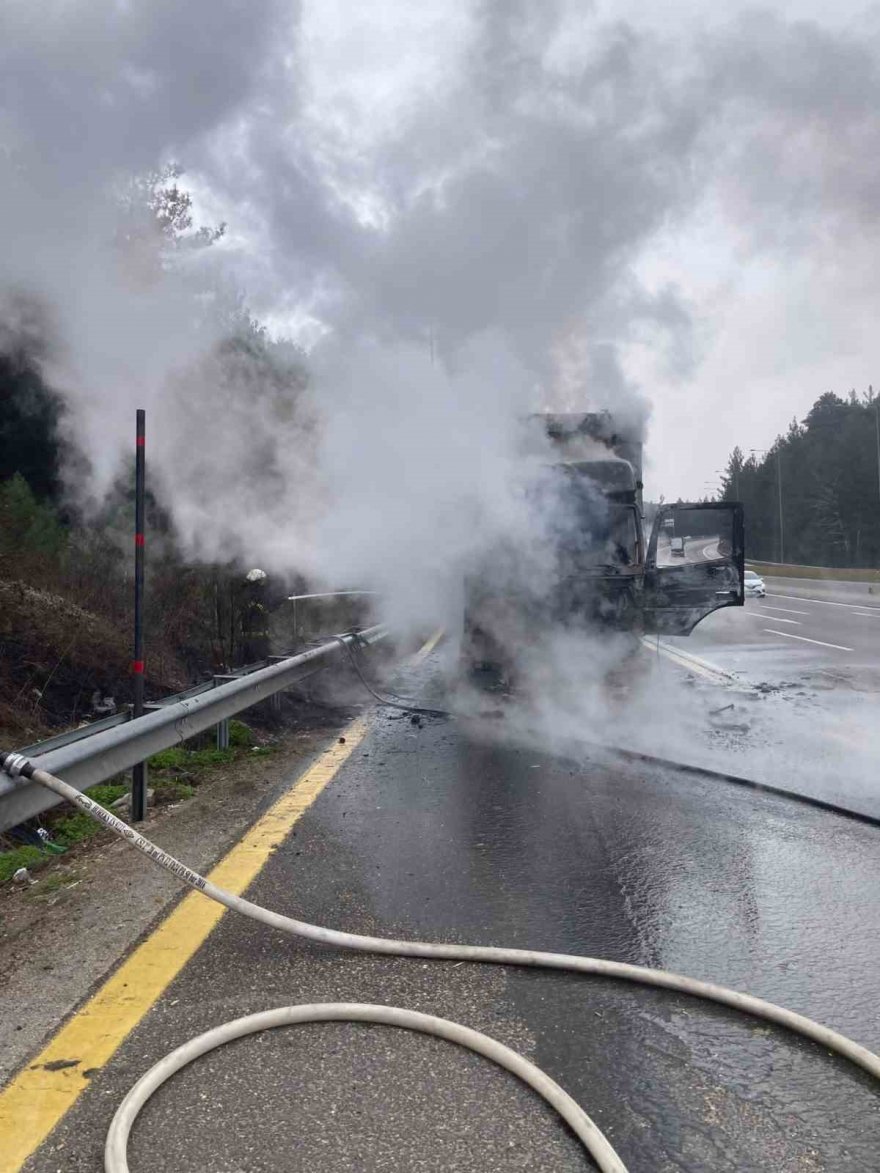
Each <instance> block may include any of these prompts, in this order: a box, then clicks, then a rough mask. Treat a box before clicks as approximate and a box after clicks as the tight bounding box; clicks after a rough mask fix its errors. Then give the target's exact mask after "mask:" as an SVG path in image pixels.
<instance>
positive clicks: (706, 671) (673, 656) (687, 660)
mask: <svg viewBox="0 0 880 1173" xmlns="http://www.w3.org/2000/svg"><path fill="white" fill-rule="evenodd" d="M642 643H643V644H644V646H645V647H646V648H647V649H648V651H649V652H657V651H659V652H660V654H661V655H662V656H665V657H666V658H667V660H671V661H672V662H673V663H674V664H678V665H679V667H681V668H687V669H688V671H690V672H696V673H697V675H698V676H704V677H705V678H706V679H707V680H711V681H712V683H713V684H730V683H731V681H733V680H735V679H736V678H735V677H734V676H733V675H732V674H731V673H729V672H725V671H724V670H723V669H722V668H716V667H715V665H714V664H710V663H709V662H708V661H707V660H701V659H699V658H698V657H697V656H694V655H691V653H690V652H687V653H685V652H680V651H679V650H678V649H677V648H672V647H670V646H669V644H664V643H662V642H660V643H658V642H657V640H656V639H654V640H651V639H650V638H649V637H648V636H642Z"/></svg>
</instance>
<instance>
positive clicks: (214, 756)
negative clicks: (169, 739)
mask: <svg viewBox="0 0 880 1173" xmlns="http://www.w3.org/2000/svg"><path fill="white" fill-rule="evenodd" d="M236 756H237V755H236V751H235V749H234V748H233V747H232V746H230V748H229V749H183V748H182V747H181V746H179V745H175V746H174V747H173V748H172V749H163V750H162V752H161V753H157V754H153V756H152V757H151V758H150V763H149V764H150V769H151V770H204V769H206V768H207V767H208V766H222V765H225V764H226V763H227V762H231V761H234V760H235V758H236Z"/></svg>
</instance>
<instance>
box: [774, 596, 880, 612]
mask: <svg viewBox="0 0 880 1173" xmlns="http://www.w3.org/2000/svg"><path fill="white" fill-rule="evenodd" d="M767 594H768V595H769V596H770V598H771V599H793V600H794V601H795V602H796V603H822V604H824V606H826V607H848V608H849V609H850V610H851V611H858V610H862V611H870V612H871V614H873V613H874V612H875V611H876V612H877V614H878V615H880V607H870V606H869V605H868V604H867V603H832V601H831V600H830V599H814V598H813V596H812V595H779V594H777V593H776V591H768V592H767Z"/></svg>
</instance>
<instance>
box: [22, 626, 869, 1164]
mask: <svg viewBox="0 0 880 1173" xmlns="http://www.w3.org/2000/svg"><path fill="white" fill-rule="evenodd" d="M848 621H849V622H852V620H848ZM866 622H867V621H866ZM433 670H434V668H433V667H432V662H431V661H428V663H427V665H425V666H423V668H422V669H421V673H422V677H421V678H420V679H418V680H410V681H409V682H407V686H408V687H410V688H416V687H419V688H422V690H423V692H424V694H425V695H428V696H430V695H431V675H432V671H433ZM878 864H880V836H878V832H876V831H875V830H874V829H873V828H870V827H866V826H862V825H859V824H855V823H852V822H849V821H847V820H844V819H841V818H839V817H835V816H830V815H827V814H823V813H821V812H817V811H814V810H811V809H808V808H805V807H802V806H799V805H797V804H792V803H790V802H787V801H785V800H780V799H775V798H772V797H768V796H764V795H759V794H755V793H751V792H745V791H741V790H739V789H736V788H733V787H725V786H724V785H720V784H718V783H715V782H710V781H708V780H705V779H699V778H694V777H687V776H682V775H679V774H676V773H675V772H671V771H668V770H660V769H656V768H649V767H636V766H631V765H628V766H622V765H615V766H613V767H609V766H608V765H607V764H606V765H602V764H600V763H598V762H594V761H590V760H588V759H587V758H585V757H583V756H578V757H577V758H555V757H553V756H551V755H548V754H546V753H538V752H535V751H532V750H530V749H528V748H527V747H526V748H523V747H517V746H515V745H513V744H512V743H508V742H507V741H506V738H505V733H504V722H503V721H495V722H492V721H487V722H486V724H485V726H484V725H481V724H479V723H472V724H467V723H452V722H445V721H429V722H427V723H426V724H425V725H424V726H423V727H415V726H413V725H412V724H411V723H410V721H409V720H408V718H407V717H405V716H400V715H394V714H389V713H387V712H381V713H378V714H377V715H376V717H375V719H374V722H373V729H372V732H371V734H370V735H369V738H368V740H367V742H366V743H365V744H364V745H362V746H360V747H359V748H358V750H357V751H356V752H355V754H354V755H353V756H352V757H351V758H350V759H349V760H348V762H347V763H346V764H345V765H344V767H343V768H342V770H341V771H340V773H339V774H338V775H337V776H336V778H335V779H334V780H333V781H332V782H331V783H330V784H329V786H328V787H327V788H326V789H325V790H324V791H323V792H322V793H321V795H320V796H319V798H318V799H317V801H316V802H315V804H314V805H313V806H312V807H311V808H310V809H309V810H308V811H307V812H306V814H305V815H304V816H303V818H302V819H301V821H300V822H299V823H298V824H297V825H296V828H295V830H294V832H293V833H292V834H291V835H290V836H289V837H288V839H287V840H286V841H285V842H284V843H283V845H282V846H281V847H280V848H279V849H278V850H277V851H276V852H275V854H274V855H273V856H272V857H271V859H270V862H269V863H268V865H267V866H266V868H265V869H264V871H263V872H262V873H261V875H260V876H259V877H258V879H257V881H256V882H255V883H254V885H253V886H252V889H251V891H250V892H249V895H250V897H251V898H252V899H254V900H256V901H258V902H259V903H262V904H264V905H266V906H269V907H272V908H275V909H278V910H280V911H283V912H286V913H289V914H292V915H295V916H298V917H302V918H305V919H309V920H312V921H315V922H318V923H321V924H329V925H333V926H335V927H339V928H348V929H351V930H354V931H360V932H373V933H379V934H387V935H395V936H400V935H404V936H405V935H408V936H416V935H417V936H420V937H422V938H423V939H435V940H455V941H461V942H472V943H486V944H490V943H491V944H507V945H514V946H531V947H536V948H544V949H552V950H560V951H568V952H576V953H584V954H591V955H594V956H596V955H598V956H606V957H612V958H618V959H623V960H627V961H633V962H637V963H641V964H646V965H652V966H659V967H665V968H669V969H673V970H678V971H680V972H684V973H688V974H691V975H693V976H696V977H701V978H705V979H709V980H714V981H718V982H721V983H724V984H727V985H731V986H734V987H737V988H740V989H744V990H749V991H750V992H752V993H755V994H758V995H760V996H763V997H765V998H769V999H771V1000H775V1001H778V1002H781V1003H783V1004H785V1005H787V1006H789V1007H791V1008H794V1009H797V1010H799V1011H802V1012H804V1013H806V1014H808V1015H810V1016H812V1017H815V1018H818V1019H819V1020H821V1021H824V1022H826V1023H827V1024H829V1025H831V1026H834V1027H836V1028H838V1029H841V1030H842V1031H844V1033H847V1034H849V1035H850V1036H852V1037H854V1038H856V1039H858V1040H859V1041H861V1042H863V1043H864V1044H866V1045H868V1046H870V1047H873V1048H874V1049H878V1048H880V1020H878V1013H877V1005H878V992H880V991H878V975H880V965H878V959H880V958H878V949H877V941H878V939H880V867H878ZM312 1000H327V1001H333V1000H365V1001H379V1002H385V1003H389V1004H398V1005H402V1006H409V1007H412V1008H415V1009H419V1010H423V1011H428V1012H432V1013H436V1014H440V1015H443V1016H446V1017H453V1018H456V1019H457V1020H459V1021H462V1022H464V1023H467V1024H469V1025H471V1026H474V1027H476V1028H478V1029H482V1030H485V1031H487V1032H488V1033H490V1034H492V1035H494V1036H496V1037H498V1038H499V1039H501V1040H502V1041H504V1042H507V1043H508V1044H510V1045H512V1046H514V1047H515V1048H518V1049H521V1050H523V1051H524V1052H525V1053H527V1054H529V1055H530V1056H531V1057H532V1058H533V1059H535V1060H536V1061H537V1062H538V1063H539V1064H541V1065H542V1066H544V1067H545V1068H546V1069H547V1070H548V1071H549V1073H550V1074H551V1075H552V1076H553V1077H554V1078H556V1079H557V1080H558V1081H559V1082H560V1083H562V1085H563V1086H564V1087H565V1088H566V1089H567V1090H568V1091H569V1092H571V1093H572V1094H573V1095H574V1096H575V1098H577V1099H578V1100H580V1101H581V1102H582V1103H583V1104H584V1105H585V1106H586V1107H587V1110H588V1111H589V1112H590V1113H591V1114H592V1115H593V1116H594V1118H595V1119H596V1120H597V1122H598V1123H599V1124H600V1126H601V1127H603V1128H604V1129H606V1130H607V1132H608V1134H609V1136H610V1138H611V1139H612V1141H613V1143H614V1144H615V1145H616V1146H617V1148H618V1149H619V1151H620V1153H621V1155H622V1157H623V1158H624V1160H625V1161H626V1162H627V1163H628V1165H629V1167H630V1169H631V1170H632V1171H633V1173H672V1171H685V1170H686V1171H688V1173H697V1171H699V1173H721V1171H724V1173H734V1171H737V1173H743V1171H746V1173H748V1171H750V1170H754V1171H755V1173H757V1171H759V1170H760V1171H761V1173H766V1171H767V1170H773V1171H774V1173H795V1171H797V1173H819V1171H823V1170H828V1171H835V1173H837V1171H856V1170H859V1171H869V1170H874V1171H876V1169H877V1168H878V1164H877V1153H878V1152H880V1111H878V1098H877V1094H876V1091H877V1089H876V1087H875V1086H874V1085H872V1084H871V1083H870V1081H869V1079H868V1077H867V1076H863V1075H861V1074H859V1073H858V1072H857V1071H855V1070H850V1069H849V1067H848V1066H847V1065H845V1064H844V1063H843V1062H842V1061H837V1060H835V1059H834V1058H832V1057H830V1056H829V1055H828V1054H825V1053H823V1052H822V1051H821V1050H820V1049H819V1048H817V1047H815V1046H813V1045H811V1044H809V1043H806V1042H804V1041H801V1040H799V1039H797V1038H795V1037H793V1036H790V1035H788V1034H787V1033H785V1032H783V1031H780V1030H777V1029H775V1028H772V1027H769V1026H767V1025H764V1024H761V1023H758V1022H756V1021H753V1020H750V1019H748V1018H745V1017H741V1016H739V1015H737V1014H735V1013H733V1012H728V1011H726V1010H724V1009H722V1008H720V1007H711V1006H707V1005H704V1004H701V1003H699V1002H697V1001H694V1000H690V999H687V998H683V997H676V996H672V995H670V994H666V993H660V992H652V991H649V990H645V989H641V988H634V987H624V986H622V985H620V984H617V983H613V982H608V981H597V980H590V979H587V980H584V979H581V978H578V977H575V976H573V975H562V974H547V973H541V972H533V971H529V972H526V971H516V970H513V969H506V968H505V969H501V968H493V967H478V966H471V965H467V964H463V965H449V964H445V963H421V962H417V961H409V960H392V959H382V958H370V957H360V956H354V955H350V954H342V953H338V952H335V951H333V950H330V949H324V948H319V947H316V946H310V945H307V944H305V943H300V942H297V941H292V940H290V939H287V938H284V937H281V936H280V935H278V934H275V933H273V932H271V931H269V930H267V929H265V928H262V927H260V926H257V925H255V924H253V923H251V922H248V921H245V920H242V919H240V918H236V917H234V916H232V915H231V914H227V916H226V917H225V918H224V919H223V920H222V922H221V924H220V925H219V927H218V928H217V929H216V930H215V931H214V933H213V934H212V936H211V937H210V938H209V939H208V941H207V943H206V945H205V946H204V947H203V948H202V949H201V950H200V951H199V952H198V953H197V954H196V956H195V958H194V960H193V961H192V962H191V963H190V964H189V965H188V966H187V967H186V968H185V969H184V970H183V972H182V973H181V975H180V976H179V977H178V978H177V980H176V981H174V983H173V984H172V985H171V986H170V988H169V989H168V990H167V992H166V994H165V995H164V996H163V997H162V998H161V1000H160V1001H159V1003H158V1004H157V1005H156V1006H155V1008H154V1009H153V1010H152V1011H151V1012H150V1013H149V1014H148V1015H147V1017H146V1018H145V1019H144V1020H143V1021H142V1022H141V1024H140V1026H138V1027H137V1028H136V1029H135V1031H134V1033H133V1034H132V1035H131V1036H130V1037H129V1039H128V1041H127V1042H126V1043H125V1044H124V1045H123V1047H122V1048H121V1049H120V1051H119V1052H117V1054H116V1056H115V1057H114V1058H113V1059H112V1060H111V1062H110V1063H109V1064H108V1065H107V1066H106V1067H105V1068H103V1069H101V1070H98V1071H95V1072H94V1073H93V1076H92V1079H91V1082H90V1085H89V1088H88V1090H87V1091H86V1093H85V1094H84V1096H83V1097H82V1098H81V1099H80V1101H79V1102H78V1104H77V1106H76V1107H75V1108H74V1109H73V1111H72V1112H71V1113H70V1114H69V1115H68V1116H67V1118H66V1119H65V1120H64V1121H63V1123H62V1124H61V1125H60V1127H59V1128H58V1129H57V1130H56V1132H55V1133H54V1134H53V1136H52V1137H51V1138H50V1139H49V1141H48V1142H47V1143H46V1144H45V1145H44V1146H43V1149H42V1150H41V1151H40V1152H39V1153H38V1154H37V1156H36V1157H35V1158H34V1159H32V1161H31V1162H30V1163H29V1165H28V1166H27V1168H28V1169H29V1170H30V1171H31V1173H56V1171H58V1170H64V1173H98V1171H99V1170H100V1169H101V1167H102V1166H101V1148H102V1142H103V1136H104V1132H105V1130H106V1127H107V1124H108V1123H109V1120H110V1117H111V1115H112V1112H113V1110H114V1109H115V1107H116V1105H117V1104H118V1102H119V1100H120V1099H121V1097H122V1096H123V1094H124V1093H125V1091H126V1090H127V1089H128V1087H129V1086H130V1085H131V1084H132V1083H133V1082H134V1081H135V1080H136V1079H137V1078H138V1076H139V1075H140V1074H141V1073H142V1072H143V1071H144V1070H145V1069H146V1067H148V1066H149V1065H150V1064H151V1063H153V1062H154V1061H155V1060H156V1059H158V1058H159V1057H160V1056H161V1055H162V1054H164V1053H165V1052H166V1051H168V1050H170V1049H171V1048H173V1047H175V1046H177V1045H179V1044H180V1043H181V1042H183V1041H184V1040H185V1039H187V1038H189V1037H191V1036H192V1035H194V1034H196V1033H198V1032H200V1031H202V1030H204V1029H207V1028H208V1027H210V1026H212V1025H215V1024H217V1023H218V1022H220V1021H222V1020H225V1019H228V1018H232V1017H236V1016H238V1015H241V1014H245V1013H250V1012H253V1011H256V1010H259V1009H264V1008H268V1007H273V1006H279V1005H284V1004H287V1003H293V1002H302V1001H312ZM132 1153H133V1157H132V1170H133V1173H137V1171H139V1170H147V1169H149V1170H150V1171H151V1173H170V1171H172V1170H174V1171H175V1173H185V1171H187V1170H193V1171H196V1170H197V1171H198V1173H213V1171H223V1173H258V1171H264V1170H279V1169H285V1170H288V1169H289V1170H309V1171H310V1173H312V1171H314V1173H323V1171H325V1170H326V1171H330V1170H333V1171H334V1173H338V1171H339V1170H386V1169H387V1170H391V1169H394V1170H410V1169H412V1170H449V1169H456V1170H465V1171H469V1170H473V1171H474V1173H476V1171H480V1173H484V1171H492V1170H513V1169H529V1170H551V1169H552V1170H556V1171H564V1170H582V1169H585V1168H587V1167H589V1162H588V1161H586V1160H585V1158H584V1156H583V1154H582V1153H581V1151H580V1150H579V1149H578V1148H577V1146H576V1145H575V1144H574V1142H573V1141H572V1139H571V1137H570V1136H569V1135H568V1134H567V1132H566V1130H565V1128H564V1127H562V1126H561V1125H559V1124H558V1123H557V1121H556V1120H555V1119H554V1118H553V1117H551V1116H550V1115H549V1113H548V1112H547V1111H545V1110H544V1108H543V1107H542V1106H541V1105H540V1104H539V1103H538V1102H536V1101H535V1099H534V1098H533V1097H532V1095H531V1094H530V1093H529V1092H527V1091H526V1090H524V1089H522V1088H521V1087H519V1086H518V1085H516V1084H515V1083H514V1082H513V1080H512V1079H511V1078H510V1077H508V1076H506V1075H504V1074H503V1073H501V1072H499V1071H496V1070H495V1069H493V1068H492V1067H491V1066H490V1065H489V1064H488V1063H486V1062H485V1061H482V1060H480V1059H477V1058H476V1057H474V1056H471V1055H469V1054H466V1053H460V1052H458V1051H457V1050H455V1049H454V1048H452V1047H451V1046H449V1045H447V1044H443V1043H440V1042H435V1041H433V1040H428V1039H425V1038H421V1037H415V1036H408V1035H406V1034H404V1033H402V1032H396V1031H387V1030H382V1029H381V1028H372V1027H359V1026H343V1025H335V1026H311V1027H305V1028H299V1029H298V1030H296V1031H276V1032H274V1033H272V1034H267V1035H265V1036H262V1037H260V1038H255V1039H250V1040H242V1041H241V1042H239V1043H236V1044H233V1045H231V1046H229V1047H227V1048H226V1049H225V1050H224V1051H221V1052H218V1053H215V1054H214V1055H212V1056H210V1057H207V1058H206V1059H204V1060H202V1061H200V1062H199V1063H198V1064H197V1065H196V1066H195V1067H193V1068H191V1069H190V1070H189V1071H187V1072H185V1073H183V1074H182V1075H181V1076H179V1077H176V1078H175V1079H174V1081H173V1082H172V1083H171V1084H170V1085H168V1086H167V1087H165V1088H163V1089H162V1090H161V1091H160V1092H159V1093H158V1095H157V1097H156V1099H155V1101H154V1102H153V1103H152V1105H151V1106H150V1107H149V1108H148V1109H147V1110H146V1112H145V1114H144V1117H143V1119H142V1121H141V1123H140V1124H139V1125H138V1126H137V1128H136V1130H135V1134H134V1138H133V1146H132Z"/></svg>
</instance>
